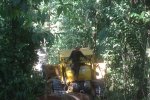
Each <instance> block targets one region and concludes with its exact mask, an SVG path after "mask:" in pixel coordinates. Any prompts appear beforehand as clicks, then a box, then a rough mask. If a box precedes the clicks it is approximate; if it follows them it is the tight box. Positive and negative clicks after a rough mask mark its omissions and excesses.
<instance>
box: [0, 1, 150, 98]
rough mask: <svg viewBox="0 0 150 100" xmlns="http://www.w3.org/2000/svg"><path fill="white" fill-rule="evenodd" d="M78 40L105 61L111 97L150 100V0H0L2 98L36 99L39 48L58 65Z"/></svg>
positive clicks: (40, 82)
mask: <svg viewBox="0 0 150 100" xmlns="http://www.w3.org/2000/svg"><path fill="white" fill-rule="evenodd" d="M77 45H80V46H81V47H88V48H91V49H92V50H93V51H94V55H95V58H96V61H97V62H102V61H105V62H106V63H107V66H108V68H109V70H108V71H107V73H106V75H105V78H106V80H107V81H106V83H107V88H108V90H107V92H106V95H107V97H108V98H107V99H108V100H149V98H150V67H149V66H150V0H1V1H0V100H36V97H37V96H39V95H41V94H42V93H43V91H44V85H45V81H44V79H43V77H42V76H41V75H40V74H39V73H38V72H37V71H35V70H34V69H33V66H34V65H35V64H36V63H37V62H38V55H37V52H38V50H42V49H43V48H46V54H47V62H46V63H49V64H58V63H59V58H58V52H59V51H60V50H63V49H72V48H74V47H75V46H77Z"/></svg>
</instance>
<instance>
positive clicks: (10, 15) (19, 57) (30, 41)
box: [0, 0, 53, 100]
mask: <svg viewBox="0 0 150 100" xmlns="http://www.w3.org/2000/svg"><path fill="white" fill-rule="evenodd" d="M41 1H42V0H36V1H33V2H32V1H30V0H7V1H1V2H0V5H1V6H0V33H1V34H0V44H1V45H0V52H1V53H0V65H1V67H0V76H1V78H0V89H1V91H0V99H1V100H35V98H36V97H37V96H38V95H39V94H40V93H42V92H43V90H42V89H44V87H43V86H44V83H43V82H44V81H43V80H42V77H41V76H40V75H38V74H35V72H34V71H33V68H32V67H33V65H34V64H35V62H37V60H38V56H37V49H38V48H41V45H43V44H44V43H45V42H46V45H48V46H50V45H52V43H53V35H52V34H51V33H50V32H47V31H45V30H44V31H43V30H42V29H41V28H36V27H35V24H38V25H39V26H40V25H41V23H43V21H44V20H43V18H45V17H43V16H44V15H43V13H44V12H42V11H41V9H38V6H40V5H41ZM45 1H46V0H45ZM39 8H40V7H39ZM32 12H34V13H32ZM38 12H42V13H40V14H41V15H40V16H39V15H38ZM38 17H39V18H38Z"/></svg>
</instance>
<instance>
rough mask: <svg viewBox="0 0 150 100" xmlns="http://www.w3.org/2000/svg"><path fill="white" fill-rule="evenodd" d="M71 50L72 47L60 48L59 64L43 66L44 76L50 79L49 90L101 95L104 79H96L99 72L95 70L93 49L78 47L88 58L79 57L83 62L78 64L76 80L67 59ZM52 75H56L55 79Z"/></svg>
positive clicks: (70, 63)
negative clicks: (45, 74)
mask: <svg viewBox="0 0 150 100" xmlns="http://www.w3.org/2000/svg"><path fill="white" fill-rule="evenodd" d="M72 50H73V49H69V50H61V51H60V52H59V64H58V65H57V66H55V67H54V66H53V67H52V66H50V65H48V66H45V67H46V68H45V70H46V72H47V73H48V74H47V76H46V77H47V79H48V80H49V79H50V80H51V87H52V89H53V90H51V91H53V92H54V93H71V92H73V93H74V92H76V93H78V92H80V93H85V94H89V95H91V97H93V98H95V97H101V96H103V95H104V92H103V91H104V90H105V88H104V87H105V81H104V80H101V79H97V75H98V74H100V73H97V71H96V69H97V68H98V67H97V64H96V63H95V61H94V54H93V50H91V49H89V48H80V51H81V52H82V53H83V54H84V55H85V56H86V57H87V58H88V59H89V60H85V59H81V62H82V63H83V64H82V65H81V66H80V70H79V75H78V79H77V80H75V77H74V72H73V70H72V69H71V66H72V62H71V61H68V58H69V56H70V54H71V52H72ZM48 69H49V70H48ZM52 69H53V70H52ZM50 72H51V73H50ZM52 72H53V73H52ZM54 73H56V74H54ZM52 75H54V76H57V79H56V78H55V79H53V78H52Z"/></svg>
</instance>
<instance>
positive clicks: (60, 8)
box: [57, 6, 63, 16]
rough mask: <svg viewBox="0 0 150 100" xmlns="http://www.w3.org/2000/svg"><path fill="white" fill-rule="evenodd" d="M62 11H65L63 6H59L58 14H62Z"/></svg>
mask: <svg viewBox="0 0 150 100" xmlns="http://www.w3.org/2000/svg"><path fill="white" fill-rule="evenodd" d="M62 11H63V7H62V6H59V7H58V9H57V15H58V16H60V14H61V13H62Z"/></svg>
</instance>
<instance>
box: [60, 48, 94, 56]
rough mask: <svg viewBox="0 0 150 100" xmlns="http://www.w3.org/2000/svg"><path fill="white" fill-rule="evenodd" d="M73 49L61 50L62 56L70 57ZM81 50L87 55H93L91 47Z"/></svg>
mask: <svg viewBox="0 0 150 100" xmlns="http://www.w3.org/2000/svg"><path fill="white" fill-rule="evenodd" d="M72 50H73V49H70V50H62V51H60V52H59V53H60V57H69V56H70V54H71V52H72ZM80 51H81V52H82V53H83V54H84V55H85V56H89V55H93V50H90V49H89V48H80Z"/></svg>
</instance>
